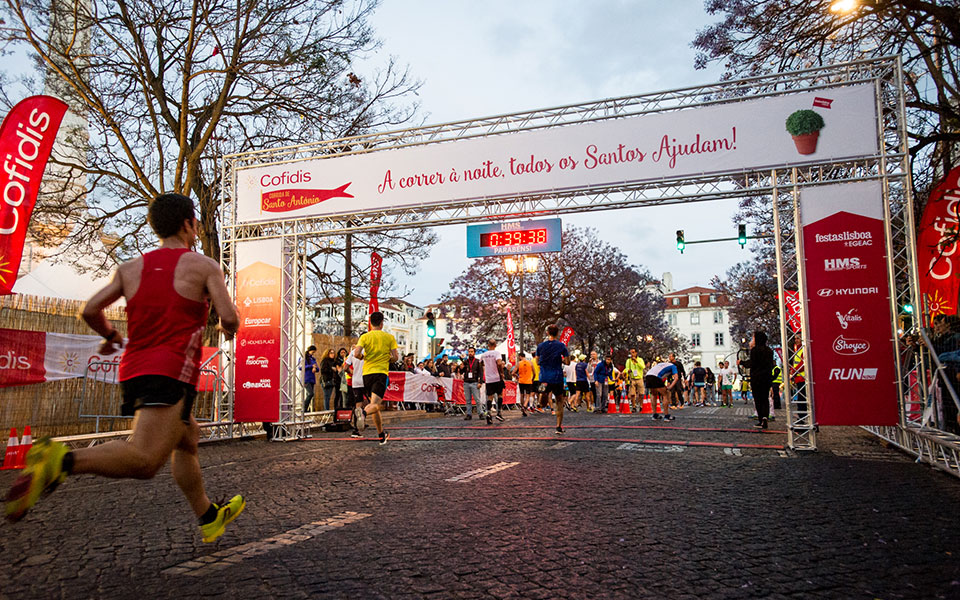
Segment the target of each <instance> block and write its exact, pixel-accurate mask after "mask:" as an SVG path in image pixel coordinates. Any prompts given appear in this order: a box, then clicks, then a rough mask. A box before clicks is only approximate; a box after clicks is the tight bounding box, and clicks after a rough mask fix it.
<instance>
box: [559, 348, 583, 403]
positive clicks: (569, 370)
mask: <svg viewBox="0 0 960 600" xmlns="http://www.w3.org/2000/svg"><path fill="white" fill-rule="evenodd" d="M565 360H566V361H567V364H565V365H563V378H564V379H565V380H566V382H567V396H569V398H570V409H571V410H572V411H573V412H577V410H578V409H579V408H580V392H578V391H577V360H576V359H571V358H569V357H568V358H567V359H565Z"/></svg>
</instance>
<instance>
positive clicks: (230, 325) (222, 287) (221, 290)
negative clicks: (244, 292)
mask: <svg viewBox="0 0 960 600" xmlns="http://www.w3.org/2000/svg"><path fill="white" fill-rule="evenodd" d="M209 264H210V273H209V274H208V275H207V282H206V285H207V293H209V294H210V302H211V303H212V304H213V309H214V310H215V311H217V314H218V315H220V331H222V332H223V333H224V334H225V336H226V338H227V339H228V340H229V339H233V336H234V335H235V334H236V333H237V330H238V329H240V315H239V314H238V313H237V306H236V305H235V304H234V303H233V300H232V299H231V298H230V292H228V291H227V284H226V283H224V280H223V279H224V274H223V269H221V268H220V265H218V264H217V263H215V262H213V260H212V259H211V260H210V263H209Z"/></svg>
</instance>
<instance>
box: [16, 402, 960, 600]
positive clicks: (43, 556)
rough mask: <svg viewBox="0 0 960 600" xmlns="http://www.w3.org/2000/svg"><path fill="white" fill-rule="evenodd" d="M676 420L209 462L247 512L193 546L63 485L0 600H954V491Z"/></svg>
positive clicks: (853, 450)
mask: <svg viewBox="0 0 960 600" xmlns="http://www.w3.org/2000/svg"><path fill="white" fill-rule="evenodd" d="M677 414H678V417H677V420H676V421H675V422H673V423H670V424H666V425H665V424H664V423H663V422H655V421H652V420H651V419H650V418H649V416H647V415H620V416H614V415H591V414H582V413H580V414H572V415H568V416H567V418H566V422H565V425H566V426H567V431H566V433H565V434H563V435H562V436H558V435H555V434H554V433H553V423H554V422H553V418H552V417H550V416H549V415H537V416H530V417H527V418H522V417H520V415H519V414H517V413H515V412H511V413H510V414H509V415H508V418H507V421H506V422H505V423H502V424H499V425H494V426H492V427H486V426H484V425H482V424H481V422H478V421H477V420H473V421H470V422H465V421H463V420H462V418H460V417H440V418H432V419H427V418H424V419H422V420H418V421H404V422H402V423H397V424H396V425H395V426H393V427H391V428H389V430H390V432H391V434H392V436H393V437H392V438H391V440H390V442H389V443H388V444H387V445H386V446H384V447H380V446H378V445H377V444H376V443H375V441H374V437H375V434H374V431H373V430H372V429H368V430H367V431H366V432H365V435H366V439H364V440H360V441H356V440H350V439H349V438H347V436H346V434H342V433H320V434H318V435H317V437H316V439H313V440H305V441H300V442H295V443H266V442H265V441H263V440H262V439H261V440H243V441H236V442H228V443H216V444H209V445H206V446H204V447H202V448H201V464H202V465H203V473H204V477H205V479H206V483H207V487H208V491H209V492H210V495H211V497H213V498H227V497H229V496H231V495H233V494H235V493H242V494H244V495H245V497H246V499H247V503H248V504H247V508H246V511H245V512H244V513H243V515H242V516H241V517H239V518H238V519H237V520H236V521H235V522H234V523H233V524H232V525H231V526H229V527H228V528H227V532H226V534H225V535H224V536H223V537H222V538H220V540H219V541H218V542H217V543H214V544H203V543H202V542H201V541H200V535H199V529H198V528H197V527H196V524H195V521H194V519H193V517H192V514H191V513H190V511H189V509H188V507H187V505H186V502H185V501H184V499H183V497H182V496H181V494H180V492H179V490H178V489H177V487H176V486H175V484H174V483H173V481H172V479H171V477H170V474H169V466H168V467H166V468H165V469H164V470H163V471H161V473H160V474H159V475H158V476H157V477H156V478H155V479H153V480H150V481H112V480H107V479H101V478H94V477H88V476H79V477H75V478H72V479H71V480H69V481H68V482H67V483H65V484H64V485H62V486H61V487H60V489H58V490H57V491H56V493H55V494H53V495H52V496H50V497H49V498H46V499H44V500H42V501H41V502H40V503H39V504H38V505H37V507H36V508H35V509H34V510H33V511H32V512H31V513H30V514H29V515H28V516H27V517H26V518H25V519H24V520H23V521H22V522H20V523H17V524H9V523H4V524H3V525H2V526H0V556H2V560H4V561H5V562H6V563H7V564H6V565H4V566H3V567H2V568H0V597H2V598H10V599H19V598H53V597H62V598H133V597H139V598H178V599H184V598H194V597H222V598H231V599H234V598H391V599H392V598H477V599H479V598H496V599H498V600H504V599H508V598H885V599H886V598H891V599H892V598H956V597H960V562H958V559H960V535H958V534H960V520H958V519H957V507H958V506H960V481H957V480H955V479H953V478H951V477H950V476H948V475H945V474H942V473H939V472H936V471H934V470H932V469H930V468H928V467H926V466H923V465H918V464H915V463H914V462H913V460H911V459H910V458H909V457H908V456H906V455H904V454H901V453H900V452H898V451H896V450H894V449H890V448H885V447H884V446H883V445H882V444H881V442H880V441H879V440H878V439H876V438H874V437H873V436H871V435H870V434H868V433H866V432H864V431H862V430H860V429H853V428H843V429H826V430H823V431H821V437H820V451H819V452H817V453H815V454H809V455H801V456H797V455H795V454H793V453H792V452H789V451H786V450H784V449H783V447H784V446H785V444H786V435H785V434H784V433H783V431H782V430H783V428H784V423H783V421H782V419H781V420H778V421H776V422H774V423H772V424H771V425H772V429H771V430H770V431H768V432H758V431H754V430H751V423H752V421H751V420H750V419H749V418H748V417H749V411H748V409H747V408H746V407H745V406H743V405H740V404H738V405H736V406H735V407H734V408H686V409H684V410H681V411H679V412H678V413H677ZM777 430H779V431H777ZM438 438H449V439H438ZM13 478H14V474H12V473H10V472H3V473H2V474H0V485H2V487H3V489H4V490H6V489H7V487H8V486H9V485H10V482H11V481H12V480H13Z"/></svg>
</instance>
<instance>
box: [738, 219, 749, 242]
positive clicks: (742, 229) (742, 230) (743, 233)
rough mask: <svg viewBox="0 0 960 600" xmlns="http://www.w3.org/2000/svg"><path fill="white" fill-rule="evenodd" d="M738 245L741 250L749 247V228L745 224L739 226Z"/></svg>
mask: <svg viewBox="0 0 960 600" xmlns="http://www.w3.org/2000/svg"><path fill="white" fill-rule="evenodd" d="M737 243H738V244H740V247H741V248H743V247H744V246H746V245H747V226H746V225H744V224H743V223H740V224H739V225H737Z"/></svg>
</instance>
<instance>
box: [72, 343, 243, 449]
mask: <svg viewBox="0 0 960 600" xmlns="http://www.w3.org/2000/svg"><path fill="white" fill-rule="evenodd" d="M215 356H216V355H214V357H215ZM212 358H213V357H211V359H210V360H212ZM210 360H208V361H207V362H205V363H204V364H203V365H201V368H200V381H199V382H198V386H197V387H198V389H203V390H208V391H201V392H197V397H196V399H195V400H194V403H193V416H194V418H195V419H196V420H197V422H199V423H212V422H214V421H216V414H217V413H216V406H217V402H218V401H219V398H218V396H220V395H222V393H223V390H225V389H226V384H225V382H224V379H223V377H222V375H221V374H220V373H219V372H218V371H217V370H216V369H209V368H205V365H207V363H209V362H210ZM118 371H119V368H118V363H116V362H112V361H94V362H91V363H90V364H89V365H87V370H86V371H85V372H84V376H83V388H82V390H81V394H80V398H79V400H78V408H77V411H78V414H77V418H78V419H94V434H100V433H103V432H102V431H101V424H103V425H104V429H105V431H107V432H111V431H115V430H116V424H117V421H118V420H119V419H132V418H133V415H123V414H121V405H122V404H123V398H122V397H121V395H120V385H119V383H118V382H117V374H118Z"/></svg>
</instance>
